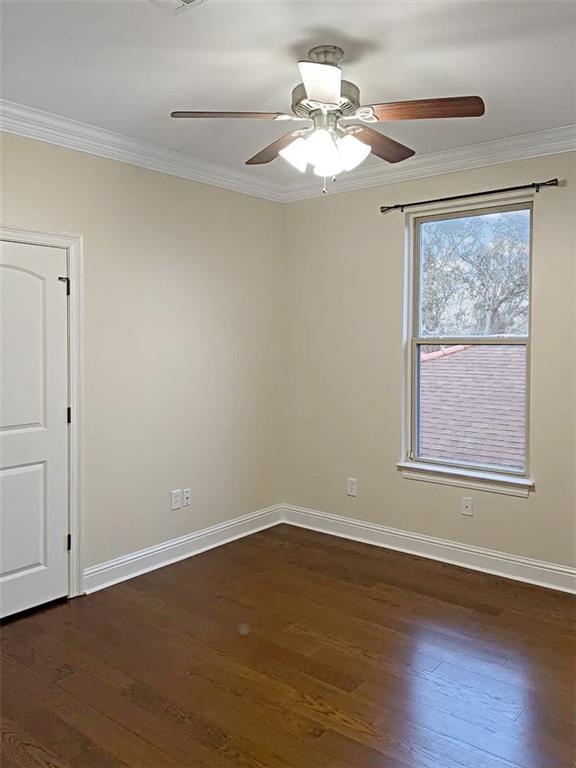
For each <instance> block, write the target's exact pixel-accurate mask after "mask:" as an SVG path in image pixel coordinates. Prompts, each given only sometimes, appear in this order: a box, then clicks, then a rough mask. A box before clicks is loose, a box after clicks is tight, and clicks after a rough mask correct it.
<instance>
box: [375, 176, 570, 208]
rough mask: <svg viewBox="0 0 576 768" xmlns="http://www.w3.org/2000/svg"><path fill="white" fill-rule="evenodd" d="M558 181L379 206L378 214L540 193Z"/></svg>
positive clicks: (550, 180) (555, 185)
mask: <svg viewBox="0 0 576 768" xmlns="http://www.w3.org/2000/svg"><path fill="white" fill-rule="evenodd" d="M559 183H560V182H559V181H558V179H549V180H548V181H535V182H533V183H532V184H523V185H522V186H520V187H503V188H502V189H488V190H486V191H485V192H471V193H470V194H468V195H452V197H437V198H436V199H435V200H419V201H418V202H417V203H397V204H396V205H381V206H380V213H389V212H390V211H403V210H404V209H405V208H414V207H416V206H417V205H430V204H431V203H447V202H449V201H450V200H465V199H468V198H471V197H484V196H485V195H498V194H501V193H503V192H520V191H521V190H523V189H535V190H536V192H540V190H541V189H542V188H543V187H557V186H558V184H559Z"/></svg>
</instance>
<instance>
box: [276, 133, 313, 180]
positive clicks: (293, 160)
mask: <svg viewBox="0 0 576 768" xmlns="http://www.w3.org/2000/svg"><path fill="white" fill-rule="evenodd" d="M278 154H279V155H280V157H283V158H284V160H286V161H287V162H288V163H290V165H291V166H292V167H293V168H296V170H297V171H300V173H304V172H305V171H306V168H307V167H308V157H309V152H308V143H307V142H306V140H305V139H303V138H302V136H300V137H299V138H297V139H295V140H294V141H293V142H292V143H291V144H289V145H288V146H287V147H285V148H284V149H281V150H280V152H279V153H278Z"/></svg>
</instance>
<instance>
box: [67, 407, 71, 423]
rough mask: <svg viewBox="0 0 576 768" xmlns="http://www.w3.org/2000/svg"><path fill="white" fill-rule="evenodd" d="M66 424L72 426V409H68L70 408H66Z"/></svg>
mask: <svg viewBox="0 0 576 768" xmlns="http://www.w3.org/2000/svg"><path fill="white" fill-rule="evenodd" d="M66 422H67V423H68V424H72V408H70V406H68V408H66Z"/></svg>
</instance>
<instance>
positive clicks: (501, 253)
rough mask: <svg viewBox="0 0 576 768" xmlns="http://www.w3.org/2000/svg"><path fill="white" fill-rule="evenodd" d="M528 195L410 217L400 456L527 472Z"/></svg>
mask: <svg viewBox="0 0 576 768" xmlns="http://www.w3.org/2000/svg"><path fill="white" fill-rule="evenodd" d="M531 218H532V208H531V205H530V204H526V203H524V204H519V205H509V206H505V207H494V208H483V209H475V210H470V211H460V212H458V213H448V214H443V215H438V216H423V217H416V218H415V219H413V226H414V228H413V249H414V253H413V270H412V274H413V277H412V283H413V285H412V302H411V303H412V312H411V314H412V317H411V318H410V320H411V323H410V325H411V361H410V362H411V365H410V368H411V373H410V377H409V379H410V381H409V386H410V397H409V401H410V408H409V414H408V420H409V422H410V423H409V425H408V434H407V449H408V450H407V453H408V456H407V461H406V462H404V463H403V464H402V465H401V467H402V466H403V467H406V466H407V465H409V464H410V463H413V466H416V465H418V466H420V467H421V468H423V466H424V465H427V466H429V467H430V468H431V469H435V468H436V470H438V469H440V468H445V469H450V468H452V470H453V474H456V475H457V476H472V477H473V476H475V473H476V474H478V475H481V473H490V474H491V475H492V474H498V475H506V476H517V477H524V478H525V477H526V475H527V462H528V359H529V343H530V252H531Z"/></svg>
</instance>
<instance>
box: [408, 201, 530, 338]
mask: <svg viewBox="0 0 576 768" xmlns="http://www.w3.org/2000/svg"><path fill="white" fill-rule="evenodd" d="M419 231H420V254H419V259H420V297H419V301H420V305H419V318H420V329H419V332H420V336H501V335H506V336H527V335H528V312H529V269H530V210H529V209H522V210H517V211H504V212H500V213H486V214H480V215H476V216H462V217H458V218H447V219H439V220H435V221H423V222H421V224H420V227H419Z"/></svg>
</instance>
